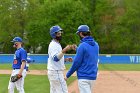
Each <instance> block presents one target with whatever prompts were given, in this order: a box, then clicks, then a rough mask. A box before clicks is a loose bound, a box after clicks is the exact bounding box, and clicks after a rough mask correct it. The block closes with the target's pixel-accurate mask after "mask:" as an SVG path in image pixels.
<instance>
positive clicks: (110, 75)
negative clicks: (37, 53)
mask: <svg viewBox="0 0 140 93" xmlns="http://www.w3.org/2000/svg"><path fill="white" fill-rule="evenodd" d="M10 73H11V71H10V70H0V74H10ZM65 73H66V71H65ZM28 74H33V75H47V71H46V70H31V71H30V72H28ZM74 76H75V74H74ZM68 89H69V93H79V91H78V84H77V80H76V81H74V82H73V83H72V84H71V85H69V86H68ZM139 92H140V71H100V72H99V75H98V79H97V80H96V84H95V87H94V93H139Z"/></svg>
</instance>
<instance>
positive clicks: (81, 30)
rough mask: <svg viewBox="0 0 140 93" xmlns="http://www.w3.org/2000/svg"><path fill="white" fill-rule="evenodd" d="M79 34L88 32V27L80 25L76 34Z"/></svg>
mask: <svg viewBox="0 0 140 93" xmlns="http://www.w3.org/2000/svg"><path fill="white" fill-rule="evenodd" d="M79 32H90V31H89V27H88V26H87V25H80V26H79V27H78V30H77V32H76V33H79Z"/></svg>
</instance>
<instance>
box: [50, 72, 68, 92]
mask: <svg viewBox="0 0 140 93" xmlns="http://www.w3.org/2000/svg"><path fill="white" fill-rule="evenodd" d="M48 78H49V81H50V93H68V88H67V84H66V81H65V80H64V75H63V71H59V70H55V71H54V70H53V71H52V70H48Z"/></svg>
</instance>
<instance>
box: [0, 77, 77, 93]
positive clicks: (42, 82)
mask: <svg viewBox="0 0 140 93" xmlns="http://www.w3.org/2000/svg"><path fill="white" fill-rule="evenodd" d="M9 78H10V75H0V93H7V92H8V88H7V87H8V83H9ZM74 80H76V77H70V78H69V79H68V80H67V84H68V85H69V84H70V83H71V82H73V81H74ZM49 91H50V85H49V81H48V77H47V76H46V75H41V76H38V75H27V76H26V78H25V92H26V93H49ZM15 93H17V91H16V89H15Z"/></svg>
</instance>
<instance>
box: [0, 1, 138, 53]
mask: <svg viewBox="0 0 140 93" xmlns="http://www.w3.org/2000/svg"><path fill="white" fill-rule="evenodd" d="M139 5H140V1H139V0H133V1H132V0H0V52H2V53H14V49H13V48H12V46H13V44H12V43H11V42H10V41H11V40H12V39H13V38H14V37H15V36H20V37H22V38H23V39H24V47H25V49H27V50H28V51H30V52H32V53H47V50H48V45H49V43H50V41H51V37H50V35H49V29H50V27H51V26H53V25H59V26H61V27H62V28H63V30H64V31H63V37H62V38H63V39H62V41H61V44H62V47H64V46H66V45H67V44H73V43H75V44H77V45H78V44H79V37H78V36H77V35H76V34H75V33H76V31H77V28H78V26H79V25H82V24H87V25H88V26H89V27H90V30H91V32H92V36H93V37H94V38H95V40H96V41H97V42H98V43H99V45H100V53H102V54H115V53H118V54H124V53H126V54H128V53H130V54H131V53H140V51H139V50H140V42H139V41H140V36H139V35H140V17H139V16H140V11H139V10H140V6H139ZM69 53H73V52H72V51H70V52H69Z"/></svg>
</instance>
